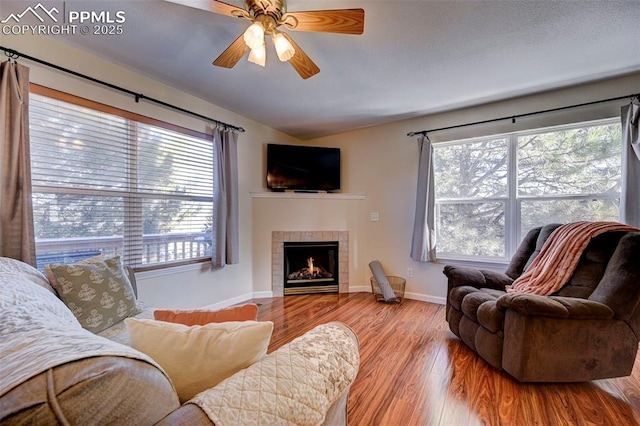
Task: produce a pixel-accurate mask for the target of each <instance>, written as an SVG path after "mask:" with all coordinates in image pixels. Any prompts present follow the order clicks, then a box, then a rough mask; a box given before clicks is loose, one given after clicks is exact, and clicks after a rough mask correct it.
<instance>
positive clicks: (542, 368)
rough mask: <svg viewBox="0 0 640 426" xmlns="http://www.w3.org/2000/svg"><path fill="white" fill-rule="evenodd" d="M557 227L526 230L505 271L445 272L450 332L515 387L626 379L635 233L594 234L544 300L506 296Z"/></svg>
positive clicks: (634, 342) (637, 321)
mask: <svg viewBox="0 0 640 426" xmlns="http://www.w3.org/2000/svg"><path fill="white" fill-rule="evenodd" d="M559 227H560V224H548V225H545V226H542V227H537V228H535V229H532V230H531V231H530V232H529V233H528V234H527V235H526V237H525V238H524V240H523V241H522V243H521V245H520V246H519V248H518V250H517V252H516V254H515V255H514V257H513V259H512V260H511V262H510V264H509V266H508V268H507V269H506V271H505V272H504V273H502V272H496V271H493V270H487V269H477V268H472V267H467V266H457V265H447V266H445V268H444V271H443V272H444V274H445V275H446V276H447V278H448V289H447V301H446V319H447V322H448V323H449V328H450V329H451V331H452V332H453V333H454V334H455V335H456V336H458V337H459V338H460V339H461V340H462V341H463V342H464V343H465V344H466V345H467V346H468V347H469V348H471V349H472V350H473V351H475V352H476V353H477V354H478V355H479V356H480V357H481V358H483V359H484V360H485V361H486V362H487V363H489V364H490V365H491V366H493V367H495V368H496V369H498V370H502V371H505V372H506V373H508V374H509V375H511V376H512V377H514V378H516V379H517V380H519V381H521V382H581V381H588V380H594V379H602V378H610V377H619V376H628V375H629V374H631V371H632V369H633V365H634V362H635V359H636V354H637V351H638V336H640V308H638V305H639V302H640V262H639V260H640V233H638V232H626V231H612V232H605V233H602V234H600V235H597V236H594V237H593V238H592V239H590V240H589V241H588V244H587V245H586V248H585V249H584V250H583V251H582V252H581V253H580V254H579V260H578V263H577V266H576V267H575V269H573V271H572V272H571V271H568V272H567V274H569V273H570V274H571V275H570V278H569V280H568V282H566V284H564V285H563V286H562V287H561V288H560V289H559V290H557V291H555V292H553V293H552V294H550V295H540V294H529V293H526V292H518V291H516V292H507V291H506V290H507V287H508V286H511V285H512V284H513V283H514V281H515V280H516V279H517V278H518V277H520V276H521V275H522V274H523V273H525V271H527V270H528V268H530V267H531V265H532V264H533V262H534V261H535V259H536V257H538V256H541V253H542V252H543V250H544V247H545V242H547V239H550V238H551V235H553V233H554V231H556V230H557V229H558V228H559ZM563 255H564V256H566V254H565V253H560V256H559V257H560V258H562V256H563ZM551 272H552V273H556V271H551ZM557 273H560V271H557Z"/></svg>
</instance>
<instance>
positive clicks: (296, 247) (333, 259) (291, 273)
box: [283, 241, 340, 296]
mask: <svg viewBox="0 0 640 426" xmlns="http://www.w3.org/2000/svg"><path fill="white" fill-rule="evenodd" d="M283 248H284V253H283V255H284V259H283V260H284V261H283V264H284V275H283V278H284V295H285V296H287V295H293V294H308V293H338V283H339V276H340V275H339V256H338V248H339V243H338V241H304V242H301V241H296V242H293V241H290V242H284V245H283Z"/></svg>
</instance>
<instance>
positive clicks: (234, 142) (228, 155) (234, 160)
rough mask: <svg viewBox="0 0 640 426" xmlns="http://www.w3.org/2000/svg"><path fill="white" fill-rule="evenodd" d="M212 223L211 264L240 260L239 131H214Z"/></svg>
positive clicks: (219, 265) (224, 263) (230, 263)
mask: <svg viewBox="0 0 640 426" xmlns="http://www.w3.org/2000/svg"><path fill="white" fill-rule="evenodd" d="M213 149H214V152H213V218H212V219H213V221H212V223H213V226H212V233H213V235H212V237H213V243H212V246H211V263H212V264H213V266H214V267H217V268H219V267H223V266H225V265H232V264H234V263H238V262H239V261H240V247H239V236H238V134H237V133H236V132H233V131H231V130H228V129H225V128H216V129H215V130H214V131H213Z"/></svg>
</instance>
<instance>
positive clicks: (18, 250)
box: [0, 61, 36, 266]
mask: <svg viewBox="0 0 640 426" xmlns="http://www.w3.org/2000/svg"><path fill="white" fill-rule="evenodd" d="M0 120H1V121H2V125H1V126H0V143H2V147H1V149H0V156H1V158H0V167H1V169H0V174H1V175H0V176H1V177H0V179H2V181H1V183H2V185H0V256H4V257H11V258H14V259H18V260H22V261H23V262H26V263H29V264H30V265H33V266H35V265H36V249H35V246H36V244H35V237H34V231H33V208H32V202H31V164H30V150H29V68H27V67H25V66H24V65H20V64H17V63H14V62H11V61H6V62H3V63H2V64H0Z"/></svg>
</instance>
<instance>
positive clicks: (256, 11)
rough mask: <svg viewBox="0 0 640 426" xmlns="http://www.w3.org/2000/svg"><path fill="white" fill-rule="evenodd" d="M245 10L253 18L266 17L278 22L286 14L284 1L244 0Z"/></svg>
mask: <svg viewBox="0 0 640 426" xmlns="http://www.w3.org/2000/svg"><path fill="white" fill-rule="evenodd" d="M245 4H246V5H247V10H248V11H249V13H250V14H251V15H252V16H253V17H254V18H258V17H260V16H268V17H270V18H271V19H273V20H274V22H279V21H280V19H281V18H282V15H284V13H285V12H286V7H287V5H286V2H285V0H245Z"/></svg>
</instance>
